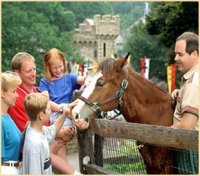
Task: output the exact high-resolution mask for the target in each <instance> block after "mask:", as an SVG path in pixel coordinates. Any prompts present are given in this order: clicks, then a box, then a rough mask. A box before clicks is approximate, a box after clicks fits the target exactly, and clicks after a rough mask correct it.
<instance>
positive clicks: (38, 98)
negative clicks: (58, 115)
mask: <svg viewBox="0 0 200 176" xmlns="http://www.w3.org/2000/svg"><path fill="white" fill-rule="evenodd" d="M48 102H49V98H48V97H47V96H46V95H45V94H42V93H31V94H29V95H27V96H26V98H25V101H24V107H25V110H26V112H27V114H28V116H29V118H30V120H31V121H35V120H36V119H37V117H38V115H39V113H40V112H45V110H46V108H47V104H48Z"/></svg>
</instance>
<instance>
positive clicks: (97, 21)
mask: <svg viewBox="0 0 200 176" xmlns="http://www.w3.org/2000/svg"><path fill="white" fill-rule="evenodd" d="M119 34H120V17H119V16H118V15H116V16H111V15H103V16H101V15H95V16H94V17H93V19H85V21H84V22H83V23H81V24H79V28H77V29H75V31H74V36H73V42H74V45H75V47H77V48H78V49H79V50H80V53H81V54H82V55H83V56H85V57H87V58H88V59H89V60H90V61H91V62H92V63H99V62H100V61H102V60H103V59H105V58H110V57H111V55H113V54H114V51H115V48H114V46H115V39H116V38H117V37H118V35H119Z"/></svg>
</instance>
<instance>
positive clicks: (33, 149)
mask: <svg viewBox="0 0 200 176" xmlns="http://www.w3.org/2000/svg"><path fill="white" fill-rule="evenodd" d="M55 135H56V129H55V126H54V125H51V126H49V127H46V126H44V127H43V134H41V133H38V132H37V131H36V130H35V129H33V128H31V127H30V126H28V127H27V129H26V134H25V141H24V148H23V160H22V174H52V166H51V157H50V149H49V144H51V143H52V142H53V141H54V138H55Z"/></svg>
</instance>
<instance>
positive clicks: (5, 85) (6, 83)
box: [1, 72, 22, 92]
mask: <svg viewBox="0 0 200 176" xmlns="http://www.w3.org/2000/svg"><path fill="white" fill-rule="evenodd" d="M21 82H22V80H21V78H20V77H19V75H17V74H16V73H14V72H3V73H2V74H1V90H2V91H4V92H7V91H8V89H9V88H10V87H17V86H19V85H20V84H21Z"/></svg>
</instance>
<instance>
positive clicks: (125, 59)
mask: <svg viewBox="0 0 200 176" xmlns="http://www.w3.org/2000/svg"><path fill="white" fill-rule="evenodd" d="M129 55H130V52H128V53H127V55H126V56H125V57H124V61H125V62H126V61H127V59H128V57H129Z"/></svg>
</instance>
